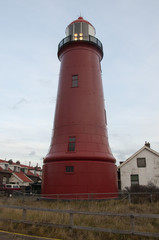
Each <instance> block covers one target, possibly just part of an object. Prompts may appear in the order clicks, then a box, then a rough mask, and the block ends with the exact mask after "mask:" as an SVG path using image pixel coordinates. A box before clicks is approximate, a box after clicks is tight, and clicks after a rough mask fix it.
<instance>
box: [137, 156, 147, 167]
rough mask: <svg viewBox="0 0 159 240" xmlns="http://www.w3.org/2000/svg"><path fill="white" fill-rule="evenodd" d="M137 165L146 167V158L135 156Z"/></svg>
mask: <svg viewBox="0 0 159 240" xmlns="http://www.w3.org/2000/svg"><path fill="white" fill-rule="evenodd" d="M137 166H138V167H139V168H142V167H146V158H137Z"/></svg>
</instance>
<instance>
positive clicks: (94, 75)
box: [42, 41, 117, 198]
mask: <svg viewBox="0 0 159 240" xmlns="http://www.w3.org/2000/svg"><path fill="white" fill-rule="evenodd" d="M58 56H59V59H60V61H61V68H60V77H59V86H58V94H57V103H56V111H55V118H54V129H53V135H52V139H51V144H50V150H49V152H48V154H47V156H46V157H45V159H44V166H43V182H42V193H43V194H64V193H65V194H66V193H69V194H75V193H109V192H111V193H114V192H117V172H116V166H115V158H114V157H113V155H112V153H111V150H110V147H109V143H108V136H107V128H106V114H105V106H104V96H103V87H102V79H101V65H100V61H101V59H102V51H101V50H100V49H99V47H97V46H96V45H94V44H91V43H90V42H87V41H76V42H75V41H74V42H69V43H68V44H66V45H64V46H63V47H62V48H61V49H60V50H59V52H58ZM74 75H77V76H78V87H72V76H74ZM69 137H72V138H75V146H74V147H75V149H74V151H69ZM66 167H73V170H71V171H72V172H67V170H66ZM67 198H69V197H67ZM70 198H71V197H70ZM97 198H103V195H98V197H97ZM105 198H106V197H105Z"/></svg>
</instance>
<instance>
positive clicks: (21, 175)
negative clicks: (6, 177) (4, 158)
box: [8, 168, 32, 182]
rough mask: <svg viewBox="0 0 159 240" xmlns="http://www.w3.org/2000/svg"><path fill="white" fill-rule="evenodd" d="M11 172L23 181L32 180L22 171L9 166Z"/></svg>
mask: <svg viewBox="0 0 159 240" xmlns="http://www.w3.org/2000/svg"><path fill="white" fill-rule="evenodd" d="M8 171H9V172H10V173H13V174H15V175H16V176H17V177H18V178H20V179H21V180H22V181H23V182H32V180H31V179H30V178H28V177H27V176H26V175H25V174H24V173H23V172H22V171H20V172H13V171H12V170H11V169H10V168H8Z"/></svg>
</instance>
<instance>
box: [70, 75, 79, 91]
mask: <svg viewBox="0 0 159 240" xmlns="http://www.w3.org/2000/svg"><path fill="white" fill-rule="evenodd" d="M71 86H72V87H73V88H76V87H78V75H73V76H72V85H71Z"/></svg>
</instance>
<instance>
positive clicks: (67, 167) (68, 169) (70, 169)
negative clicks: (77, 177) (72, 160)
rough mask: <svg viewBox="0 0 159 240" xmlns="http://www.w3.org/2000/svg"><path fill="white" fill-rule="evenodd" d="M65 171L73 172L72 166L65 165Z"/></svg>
mask: <svg viewBox="0 0 159 240" xmlns="http://www.w3.org/2000/svg"><path fill="white" fill-rule="evenodd" d="M66 172H74V166H66Z"/></svg>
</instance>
